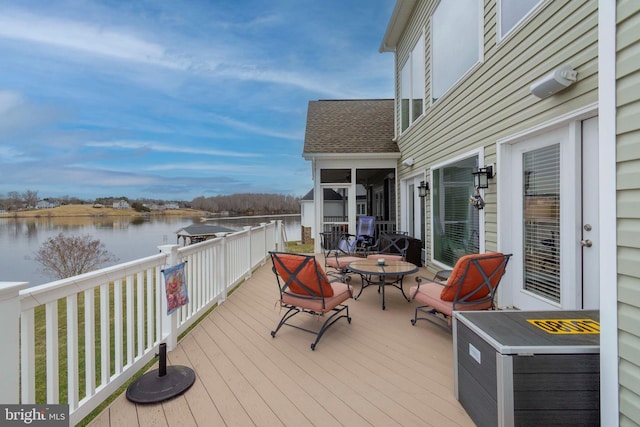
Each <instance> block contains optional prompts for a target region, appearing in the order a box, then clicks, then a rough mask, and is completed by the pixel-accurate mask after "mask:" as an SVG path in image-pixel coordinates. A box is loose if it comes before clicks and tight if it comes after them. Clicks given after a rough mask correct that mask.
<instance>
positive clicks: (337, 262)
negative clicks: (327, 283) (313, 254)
mask: <svg viewBox="0 0 640 427" xmlns="http://www.w3.org/2000/svg"><path fill="white" fill-rule="evenodd" d="M353 261H362V258H361V257H359V256H348V255H347V256H340V257H337V258H336V257H335V256H328V257H327V259H326V260H325V264H327V266H328V267H333V268H337V269H343V268H347V265H349V263H352V262H353Z"/></svg>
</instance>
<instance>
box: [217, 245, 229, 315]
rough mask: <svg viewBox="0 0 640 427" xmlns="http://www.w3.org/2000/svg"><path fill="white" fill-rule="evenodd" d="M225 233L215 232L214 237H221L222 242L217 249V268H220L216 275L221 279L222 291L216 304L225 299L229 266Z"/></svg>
mask: <svg viewBox="0 0 640 427" xmlns="http://www.w3.org/2000/svg"><path fill="white" fill-rule="evenodd" d="M227 234H228V233H216V237H220V238H221V239H222V244H221V245H220V248H219V251H218V256H219V260H218V261H217V265H218V268H220V270H221V272H220V274H219V275H218V277H219V278H220V280H221V281H222V293H221V294H220V296H219V297H218V304H222V303H223V302H225V301H226V300H227V277H228V274H229V273H228V270H229V266H228V265H227Z"/></svg>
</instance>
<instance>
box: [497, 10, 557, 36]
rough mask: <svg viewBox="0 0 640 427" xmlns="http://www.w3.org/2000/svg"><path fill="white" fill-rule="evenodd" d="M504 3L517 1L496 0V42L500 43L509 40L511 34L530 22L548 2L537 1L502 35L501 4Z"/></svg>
mask: <svg viewBox="0 0 640 427" xmlns="http://www.w3.org/2000/svg"><path fill="white" fill-rule="evenodd" d="M504 1H518V0H498V1H497V3H498V5H497V13H496V41H497V43H501V42H503V41H505V40H507V39H509V38H510V37H511V36H512V35H513V34H516V33H517V32H518V31H520V30H521V29H522V28H523V27H524V26H525V25H526V24H527V23H528V22H529V21H530V20H532V19H533V18H534V17H535V16H536V15H538V13H540V11H541V10H542V9H544V8H545V7H546V6H547V5H548V4H549V3H551V1H550V0H539V1H538V3H536V4H535V5H534V6H533V7H532V8H531V9H530V10H529V11H528V12H527V13H526V14H525V15H524V16H523V17H522V18H520V20H519V21H518V22H516V23H515V24H514V25H513V26H512V27H511V28H509V30H508V31H507V32H506V33H504V34H503V32H502V3H503V2H504Z"/></svg>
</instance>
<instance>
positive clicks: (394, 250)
mask: <svg viewBox="0 0 640 427" xmlns="http://www.w3.org/2000/svg"><path fill="white" fill-rule="evenodd" d="M372 249H373V251H372V253H369V254H368V255H367V258H372V259H378V258H384V259H396V260H403V261H404V260H405V258H406V256H407V249H409V238H408V236H407V235H406V234H397V233H382V234H381V236H380V239H379V241H378V242H377V244H376V246H374V247H372Z"/></svg>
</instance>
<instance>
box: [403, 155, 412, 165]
mask: <svg viewBox="0 0 640 427" xmlns="http://www.w3.org/2000/svg"><path fill="white" fill-rule="evenodd" d="M402 165H403V166H413V158H412V157H409V158H408V159H404V160H403V161H402Z"/></svg>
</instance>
